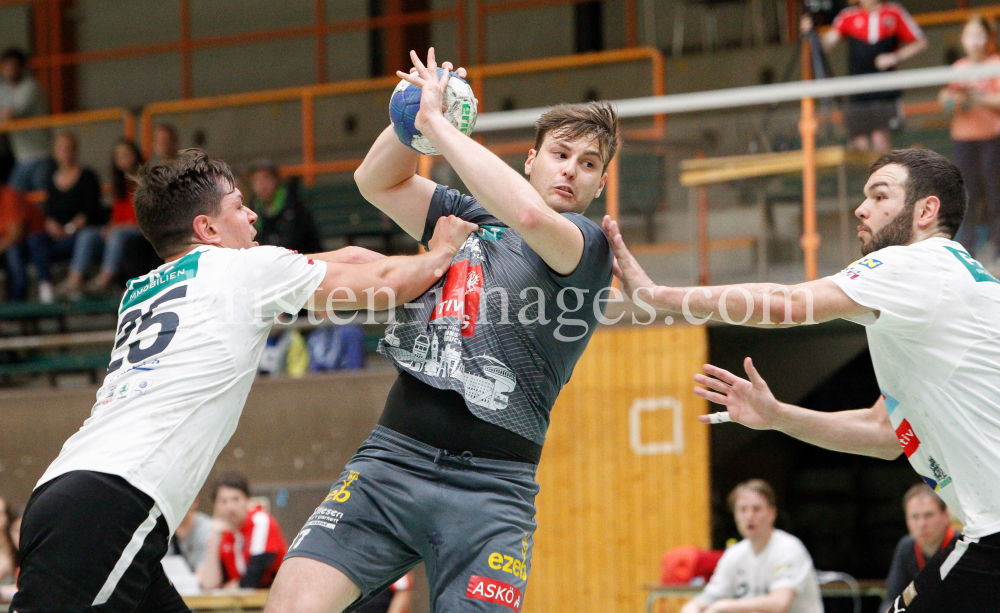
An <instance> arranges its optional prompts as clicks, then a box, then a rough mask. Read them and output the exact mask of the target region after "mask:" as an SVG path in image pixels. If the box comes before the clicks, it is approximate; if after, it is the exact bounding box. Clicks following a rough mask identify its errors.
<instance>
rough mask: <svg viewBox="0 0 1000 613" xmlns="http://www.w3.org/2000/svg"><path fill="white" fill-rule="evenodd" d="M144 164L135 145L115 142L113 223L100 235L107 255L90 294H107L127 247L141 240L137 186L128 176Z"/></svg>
mask: <svg viewBox="0 0 1000 613" xmlns="http://www.w3.org/2000/svg"><path fill="white" fill-rule="evenodd" d="M141 165H142V153H141V152H140V151H139V147H137V146H136V144H135V143H134V142H132V141H131V140H129V139H127V138H121V139H119V140H118V142H116V143H115V149H114V153H113V154H112V158H111V187H112V190H113V194H112V196H113V200H112V204H111V221H110V222H109V223H108V225H106V226H104V229H103V230H102V232H101V234H102V236H103V238H104V256H103V258H102V260H101V272H100V273H98V275H97V276H96V277H94V278H93V279H92V280H91V282H90V283H89V284H88V285H87V291H88V292H89V293H93V294H103V293H105V292H107V291H108V288H109V287H110V286H111V282H112V281H113V280H114V278H115V276H116V275H117V274H118V272H119V271H120V270H121V266H122V262H123V260H124V258H125V248H126V247H127V246H128V243H129V241H132V240H134V239H137V238H141V237H142V231H141V230H140V229H139V222H138V221H136V219H135V207H134V206H133V202H132V193H133V192H134V191H135V186H134V185H133V184H132V181H131V180H129V177H130V176H132V175H134V174H135V171H136V170H137V169H138V168H139V166H141Z"/></svg>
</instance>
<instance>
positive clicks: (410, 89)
mask: <svg viewBox="0 0 1000 613" xmlns="http://www.w3.org/2000/svg"><path fill="white" fill-rule="evenodd" d="M443 72H444V71H443V70H442V69H441V68H438V69H437V74H438V78H440V77H441V75H442V74H443ZM444 106H445V108H444V111H443V112H444V117H445V119H447V120H448V121H449V122H451V125H453V126H455V127H456V128H458V129H459V131H460V132H462V134H465V135H466V136H471V135H472V131H473V130H474V129H475V127H476V97H475V96H474V95H473V93H472V87H470V86H469V84H468V83H467V82H466V81H465V79H462V78H461V77H459V76H458V75H457V74H455V73H454V72H453V73H451V77H450V78H449V79H448V89H447V90H446V91H445V94H444ZM419 110H420V88H419V87H417V86H416V85H414V84H412V83H410V82H408V81H400V82H399V85H397V86H396V89H395V90H393V92H392V98H391V99H390V101H389V119H391V120H392V129H393V130H395V131H396V136H398V137H399V141H400V142H401V143H403V144H404V145H406V146H407V147H409V148H410V149H413V150H414V151H417V152H418V153H423V154H425V155H439V154H440V153H441V152H440V151H438V150H437V148H435V147H434V145H432V144H431V143H430V141H428V140H427V139H426V138H425V137H424V136H423V135H422V134H421V133H420V130H417V128H416V126H414V125H413V120H414V119H415V118H416V116H417V112H418V111H419Z"/></svg>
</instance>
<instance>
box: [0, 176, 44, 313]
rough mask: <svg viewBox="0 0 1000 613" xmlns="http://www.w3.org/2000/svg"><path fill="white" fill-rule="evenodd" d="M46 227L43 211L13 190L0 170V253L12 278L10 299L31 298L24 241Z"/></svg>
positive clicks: (8, 274)
mask: <svg viewBox="0 0 1000 613" xmlns="http://www.w3.org/2000/svg"><path fill="white" fill-rule="evenodd" d="M44 228H45V220H44V218H43V216H42V212H41V210H39V208H38V207H37V206H35V205H34V204H32V203H30V202H28V201H27V199H26V198H25V197H24V194H22V193H21V192H19V191H17V190H15V189H13V188H11V187H10V186H9V185H7V183H6V177H4V176H3V175H2V171H0V253H3V254H4V258H5V259H6V263H7V276H8V277H9V278H10V291H9V293H8V295H7V297H8V299H9V300H18V301H20V300H24V299H25V298H26V297H27V296H28V259H27V252H26V245H25V239H26V238H27V237H28V236H30V235H32V234H35V233H37V232H41V231H42V230H43V229H44Z"/></svg>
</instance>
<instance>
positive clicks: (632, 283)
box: [603, 215, 656, 300]
mask: <svg viewBox="0 0 1000 613" xmlns="http://www.w3.org/2000/svg"><path fill="white" fill-rule="evenodd" d="M603 227H604V234H605V235H607V237H608V242H609V243H611V250H612V251H614V253H615V261H614V264H613V266H614V273H615V276H616V277H618V278H619V279H621V281H622V284H623V286H624V287H623V289H624V290H625V294H626V295H627V296H628V297H629V298H630V299H633V300H634V298H633V297H634V296H635V292H636V291H638V290H640V289H642V290H643V291H644V292H649V293H652V290H653V288H654V287H656V284H655V283H653V281H652V280H651V279H650V278H649V276H648V275H647V274H646V271H645V270H643V269H642V266H639V262H636V261H635V258H634V257H632V254H631V253H629V250H628V247H626V246H625V240H624V239H623V238H622V233H621V231H620V230H619V229H618V222H617V221H613V220H612V219H611V217H610V216H609V215H605V216H604V223H603ZM649 297H650V296H649V295H646V296H645V298H646V299H648V298H649Z"/></svg>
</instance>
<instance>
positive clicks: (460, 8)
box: [455, 0, 469, 66]
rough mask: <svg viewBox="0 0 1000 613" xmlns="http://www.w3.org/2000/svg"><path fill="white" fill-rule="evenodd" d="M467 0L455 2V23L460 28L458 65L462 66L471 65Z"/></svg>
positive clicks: (456, 0)
mask: <svg viewBox="0 0 1000 613" xmlns="http://www.w3.org/2000/svg"><path fill="white" fill-rule="evenodd" d="M465 8H466V7H465V0H455V21H456V23H457V28H458V37H457V38H458V41H457V42H458V63H459V64H460V65H462V66H464V65H466V64H468V63H469V49H468V43H467V42H466V38H467V37H468V35H469V24H468V23H467V22H466V21H465V19H466V16H465Z"/></svg>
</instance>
